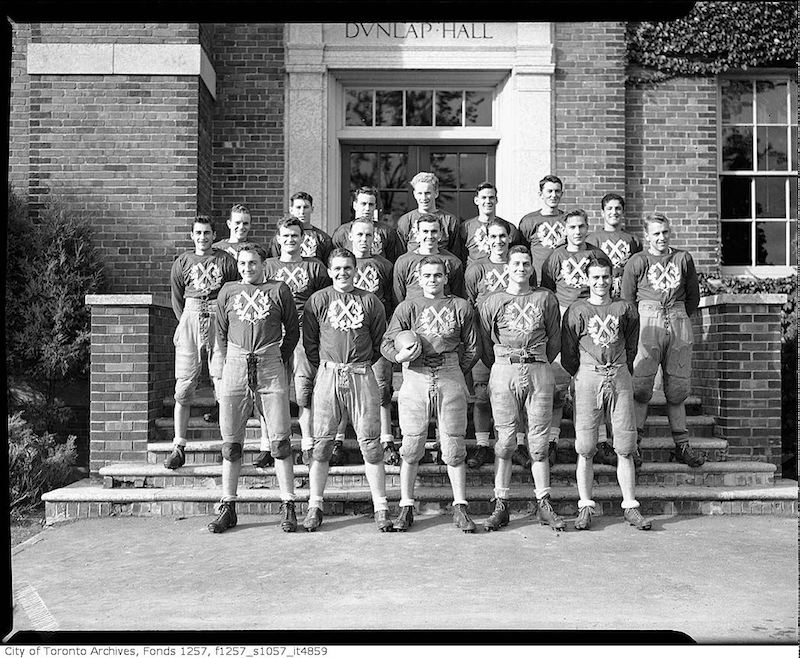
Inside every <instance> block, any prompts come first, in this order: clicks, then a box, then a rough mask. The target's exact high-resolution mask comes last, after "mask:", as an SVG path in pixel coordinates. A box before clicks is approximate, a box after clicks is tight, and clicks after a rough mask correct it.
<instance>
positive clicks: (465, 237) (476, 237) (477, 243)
mask: <svg viewBox="0 0 800 658" xmlns="http://www.w3.org/2000/svg"><path fill="white" fill-rule="evenodd" d="M473 202H474V203H475V205H476V206H477V207H478V216H477V217H473V218H472V219H468V220H467V221H466V222H464V223H463V224H462V225H461V236H460V237H461V243H462V244H463V245H464V251H465V253H466V256H467V262H466V267H467V268H469V266H470V265H471V264H472V263H474V262H475V261H478V260H482V259H486V258H488V257H489V253H490V246H489V236H488V230H489V223H490V222H493V221H498V222H502V223H503V224H505V226H506V231H507V232H508V245H509V247H513V246H514V245H517V244H522V243H523V238H522V235H521V234H520V232H519V231H518V230H517V227H516V226H514V225H513V224H511V223H510V222H507V221H506V220H505V219H503V218H501V217H498V216H497V215H496V214H495V209H496V208H497V188H496V187H495V186H494V184H493V183H490V182H488V181H485V182H483V183H481V184H480V185H478V188H477V189H476V190H475V198H474V199H473Z"/></svg>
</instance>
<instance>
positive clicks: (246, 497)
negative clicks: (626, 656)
mask: <svg viewBox="0 0 800 658" xmlns="http://www.w3.org/2000/svg"><path fill="white" fill-rule="evenodd" d="M297 494H298V503H299V504H298V514H304V513H305V510H306V507H307V500H308V493H307V490H303V489H301V490H299V491H298V492H297ZM387 495H388V498H389V500H390V508H391V510H392V513H395V512H396V511H397V502H398V501H399V499H400V491H399V488H397V487H389V488H388V490H387ZM492 496H493V492H492V489H491V488H490V487H486V488H471V489H469V491H468V500H469V503H470V510H471V512H472V513H473V514H474V515H475V517H476V518H477V519H478V520H480V518H481V517H483V516H486V515H488V514H489V513H490V512H491V509H492V503H490V502H489V501H490V500H491V498H492ZM531 496H532V491H531V490H530V489H529V488H524V489H523V488H514V489H512V490H511V494H510V499H511V501H512V510H513V511H524V510H526V509H531V508H532V506H531V502H530V499H531ZM415 497H416V500H417V504H418V506H419V509H420V511H422V512H439V513H447V510H448V508H449V505H450V503H451V502H452V492H451V491H450V490H449V488H448V487H430V488H419V489H417V490H416V492H415ZM592 497H593V499H594V500H595V502H596V503H597V504H598V511H602V513H604V514H613V515H619V514H621V509H620V507H619V503H620V501H621V495H620V491H619V487H616V486H603V487H596V488H595V489H594V492H593V496H592ZM636 497H637V499H638V500H639V502H640V503H641V506H642V512H643V513H645V514H673V515H674V514H771V515H780V516H796V514H797V482H796V481H793V480H788V481H787V480H782V481H781V482H780V483H779V484H778V485H776V486H771V487H734V488H729V487H688V486H681V487H653V486H643V487H639V488H638V489H637V492H636ZM551 498H552V500H553V504H554V506H555V508H556V511H557V512H558V513H559V514H562V515H563V516H565V517H574V516H575V514H576V512H577V500H578V493H577V491H576V489H575V488H574V487H553V489H552V491H551ZM42 499H43V500H44V502H45V518H46V522H47V523H48V524H51V523H56V522H60V521H67V520H73V519H80V518H90V517H97V516H178V517H187V516H212V515H213V514H215V507H216V503H217V502H218V501H219V499H220V490H219V489H218V488H216V487H214V488H209V489H201V488H197V487H189V488H178V487H167V488H160V489H150V488H133V489H106V488H104V487H103V486H102V484H101V483H100V482H99V481H98V480H95V479H86V480H80V481H78V482H76V483H74V484H71V485H69V486H68V487H63V488H61V489H55V490H54V491H50V492H48V493H46V494H44V495H43V496H42ZM370 501H371V498H370V493H369V489H367V488H359V489H342V488H334V487H331V488H329V489H327V490H326V492H325V513H326V514H328V515H335V514H371V512H372V504H371V502H370ZM279 507H280V494H279V492H278V491H277V490H276V489H243V490H241V491H240V492H239V500H238V503H237V511H239V512H240V513H242V514H262V515H271V514H277V513H278V511H279Z"/></svg>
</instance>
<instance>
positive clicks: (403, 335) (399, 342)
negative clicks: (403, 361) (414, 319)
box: [394, 329, 419, 352]
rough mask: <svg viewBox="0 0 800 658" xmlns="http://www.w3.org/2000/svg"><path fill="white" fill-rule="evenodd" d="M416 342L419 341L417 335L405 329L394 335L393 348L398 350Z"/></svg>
mask: <svg viewBox="0 0 800 658" xmlns="http://www.w3.org/2000/svg"><path fill="white" fill-rule="evenodd" d="M417 342H419V336H417V334H415V333H414V332H413V331H411V329H406V330H404V331H401V332H400V333H399V334H397V336H395V337H394V348H395V349H396V350H397V351H398V352H399V351H400V350H402V349H403V348H405V347H409V346H411V345H413V344H414V343H417Z"/></svg>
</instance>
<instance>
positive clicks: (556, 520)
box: [538, 494, 566, 530]
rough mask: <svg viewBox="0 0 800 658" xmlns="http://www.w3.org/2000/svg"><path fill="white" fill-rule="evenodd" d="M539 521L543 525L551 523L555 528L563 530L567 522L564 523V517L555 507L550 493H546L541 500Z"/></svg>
mask: <svg viewBox="0 0 800 658" xmlns="http://www.w3.org/2000/svg"><path fill="white" fill-rule="evenodd" d="M538 517H539V523H541V524H542V525H549V526H550V527H551V528H553V530H563V529H564V527H565V526H566V524H565V523H564V519H562V518H561V517H560V516H559V515H558V514H556V511H555V510H554V509H553V505H552V503H551V502H550V494H547V495H545V496H544V497H543V498H542V499H541V500H540V501H539V512H538Z"/></svg>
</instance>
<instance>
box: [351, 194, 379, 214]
mask: <svg viewBox="0 0 800 658" xmlns="http://www.w3.org/2000/svg"><path fill="white" fill-rule="evenodd" d="M376 206H377V202H376V200H375V197H374V196H372V195H371V194H359V195H358V196H357V197H356V200H355V201H353V210H354V211H355V213H356V219H360V218H362V217H366V218H368V219H372V218H373V216H374V215H375V208H376Z"/></svg>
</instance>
